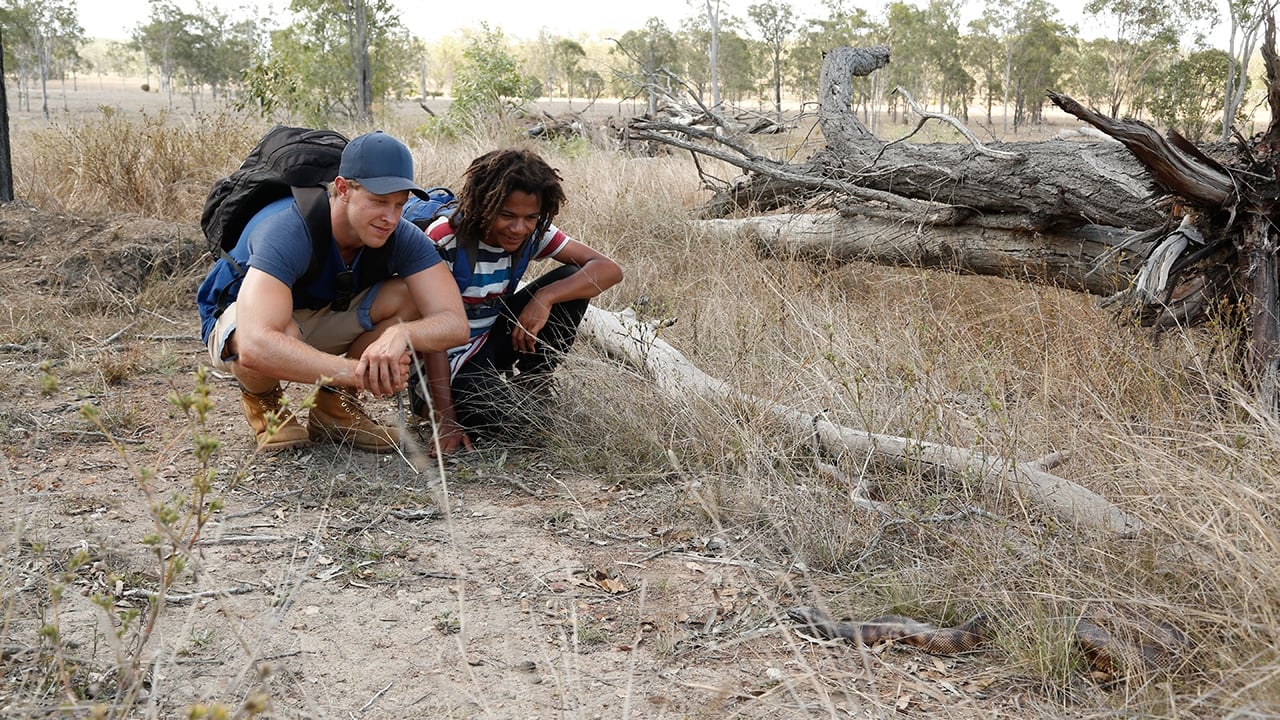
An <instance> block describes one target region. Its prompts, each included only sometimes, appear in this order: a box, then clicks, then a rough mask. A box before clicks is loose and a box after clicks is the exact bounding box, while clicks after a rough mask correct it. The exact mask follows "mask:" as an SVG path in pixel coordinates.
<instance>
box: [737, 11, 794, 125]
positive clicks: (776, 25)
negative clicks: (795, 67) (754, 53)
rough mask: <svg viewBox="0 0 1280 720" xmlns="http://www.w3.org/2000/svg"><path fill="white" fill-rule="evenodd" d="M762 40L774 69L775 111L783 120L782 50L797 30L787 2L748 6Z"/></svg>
mask: <svg viewBox="0 0 1280 720" xmlns="http://www.w3.org/2000/svg"><path fill="white" fill-rule="evenodd" d="M747 17H749V18H750V19H751V22H752V24H753V25H755V28H756V32H757V33H759V36H760V41H761V42H763V43H764V45H765V47H766V48H768V51H769V59H770V63H771V66H772V70H773V111H774V113H775V114H776V115H777V118H778V120H779V121H781V120H782V50H783V49H784V48H785V47H786V44H787V40H788V39H789V38H790V37H791V34H792V33H794V32H795V30H796V16H795V11H794V10H792V8H791V5H790V4H789V3H786V2H779V3H756V4H754V5H751V6H750V7H748V8H747Z"/></svg>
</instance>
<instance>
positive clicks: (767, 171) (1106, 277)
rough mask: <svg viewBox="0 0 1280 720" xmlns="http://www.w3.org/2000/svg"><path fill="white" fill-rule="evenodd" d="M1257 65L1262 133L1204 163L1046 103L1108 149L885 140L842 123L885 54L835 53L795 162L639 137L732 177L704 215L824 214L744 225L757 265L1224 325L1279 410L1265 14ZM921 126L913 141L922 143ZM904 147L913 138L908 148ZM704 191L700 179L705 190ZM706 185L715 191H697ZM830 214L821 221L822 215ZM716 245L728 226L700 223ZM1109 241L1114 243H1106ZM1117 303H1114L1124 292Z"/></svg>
mask: <svg viewBox="0 0 1280 720" xmlns="http://www.w3.org/2000/svg"><path fill="white" fill-rule="evenodd" d="M1263 58H1264V61H1265V65H1266V71H1267V82H1268V87H1269V93H1268V100H1269V101H1270V102H1271V103H1272V104H1273V105H1274V107H1272V108H1271V117H1272V121H1271V125H1270V127H1269V128H1268V130H1267V131H1266V132H1265V133H1262V134H1261V135H1259V136H1258V137H1256V138H1254V139H1253V140H1246V139H1244V138H1243V137H1238V141H1237V142H1236V143H1235V144H1234V145H1232V146H1226V147H1224V148H1218V147H1214V148H1212V149H1211V150H1212V151H1210V149H1206V148H1201V147H1198V146H1196V145H1194V144H1193V143H1191V142H1189V141H1187V140H1186V139H1185V138H1182V137H1181V136H1179V135H1178V134H1177V133H1176V132H1172V131H1170V132H1168V133H1166V134H1165V135H1164V136H1162V135H1161V134H1160V133H1158V132H1157V131H1155V130H1154V129H1153V128H1151V127H1150V126H1148V125H1146V124H1144V123H1142V122H1138V121H1135V120H1123V121H1118V120H1114V119H1112V118H1109V117H1105V116H1102V115H1101V114H1099V113H1096V112H1094V111H1091V110H1088V109H1086V108H1084V107H1082V106H1080V105H1079V104H1078V103H1076V102H1075V101H1074V100H1072V99H1071V98H1069V97H1066V96H1064V95H1060V94H1057V93H1049V95H1048V97H1049V99H1050V100H1051V101H1052V102H1054V103H1055V104H1056V105H1058V106H1059V107H1060V108H1062V109H1063V110H1064V111H1066V112H1068V113H1070V114H1072V115H1074V116H1075V117H1077V118H1078V119H1080V120H1081V121H1083V122H1085V123H1088V124H1089V125H1090V126H1092V128H1095V129H1096V130H1094V132H1101V133H1103V134H1105V135H1106V136H1107V137H1109V138H1110V139H1111V140H1112V141H1108V142H1102V143H1092V142H1088V143H1080V142H1072V141H1065V140H1053V141H1047V142H1018V143H992V144H988V145H984V144H983V143H982V142H980V141H979V140H978V139H977V138H976V137H975V136H974V135H973V133H971V132H969V131H968V130H967V129H966V128H963V127H962V126H961V125H960V124H959V123H958V122H956V121H954V119H950V118H946V116H942V115H940V114H938V113H929V112H926V111H924V110H922V109H920V108H919V107H917V106H916V105H915V103H914V100H912V99H911V97H910V96H909V95H908V94H907V93H906V92H905V91H902V90H901V89H899V90H898V91H897V92H900V93H901V94H902V96H903V98H904V99H905V101H906V102H907V104H908V105H909V106H911V107H912V109H913V111H914V112H915V113H916V114H917V115H919V116H920V117H921V124H923V123H924V122H925V121H927V120H928V121H946V122H951V124H953V125H956V126H957V128H960V129H961V134H962V135H963V137H964V138H965V140H966V141H965V142H963V143H950V144H941V143H911V142H907V141H906V140H909V139H910V135H909V136H908V137H907V138H903V139H902V140H896V141H893V142H885V141H883V140H880V139H878V138H876V137H875V136H874V135H873V134H872V133H870V132H868V131H867V130H866V128H865V127H863V125H862V124H861V123H860V122H859V120H858V117H857V114H856V113H855V112H854V111H853V99H854V95H855V92H854V91H855V86H854V84H853V78H855V77H859V76H864V75H867V74H869V73H871V72H874V71H875V70H877V69H879V68H881V67H883V66H884V65H885V64H886V63H887V62H888V60H889V51H888V48H884V47H875V48H869V49H857V48H836V49H835V50H833V51H831V52H829V53H828V54H827V55H826V56H825V57H824V60H823V67H822V73H821V77H820V87H819V89H818V90H819V97H820V98H822V108H821V116H820V125H821V129H822V133H823V136H824V138H825V140H826V146H825V147H824V148H823V149H821V150H820V151H818V152H817V153H815V154H814V155H813V156H812V157H810V158H808V159H807V160H805V161H803V162H799V163H785V162H780V161H777V160H773V159H770V158H767V157H763V156H761V155H760V154H758V153H754V152H752V151H751V150H750V148H747V147H744V146H743V145H741V144H739V143H738V141H737V140H735V139H734V138H731V137H730V138H722V137H718V136H716V135H715V134H714V133H705V132H689V131H684V132H681V131H679V130H677V129H675V128H672V127H670V126H668V125H664V124H662V123H653V122H648V121H640V122H637V123H634V126H633V128H634V130H633V136H634V137H637V138H642V139H649V140H655V141H659V142H666V143H668V144H671V145H674V146H676V147H680V148H684V149H687V150H689V151H690V152H694V153H700V154H705V155H709V156H712V157H716V158H719V159H721V160H724V161H726V162H729V163H732V164H734V165H736V166H738V167H739V168H741V169H743V170H744V171H745V175H744V176H743V177H741V178H739V179H737V180H734V181H733V182H731V183H728V184H722V186H721V187H720V190H719V191H718V192H717V195H716V197H715V199H714V200H713V202H712V203H711V204H710V205H709V207H708V209H707V210H708V214H709V215H711V216H713V217H717V218H723V217H725V216H727V215H729V214H741V213H742V212H743V211H748V212H753V213H759V212H767V211H773V210H777V209H780V208H791V209H793V210H797V211H803V212H804V214H812V213H813V211H814V210H815V209H818V208H822V207H823V206H826V208H830V207H831V206H834V207H835V209H836V211H837V212H835V213H832V212H830V211H829V210H828V211H827V212H825V214H821V215H819V216H818V217H809V218H803V219H801V218H787V219H782V220H773V219H769V220H765V219H759V218H751V219H742V220H737V221H736V223H737V224H736V225H735V226H732V228H731V229H732V231H733V232H737V233H742V234H745V235H747V236H748V237H750V238H751V239H752V241H753V242H754V243H756V245H757V247H758V248H760V249H761V250H763V251H767V252H769V253H772V254H775V255H789V256H797V257H807V258H820V259H823V260H831V259H837V260H840V259H862V260H869V261H872V262H885V263H892V264H904V263H907V264H912V265H916V266H925V267H946V268H949V269H954V270H960V271H964V272H972V273H984V274H995V275H1001V276H1005V277H1013V278H1019V279H1023V280H1030V281H1034V282H1048V283H1052V284H1055V285H1061V286H1065V287H1068V288H1073V289H1078V290H1085V291H1088V292H1093V293H1099V294H1106V295H1112V296H1113V297H1112V299H1113V300H1116V299H1118V300H1124V301H1125V302H1123V303H1120V304H1118V307H1122V308H1125V309H1127V310H1129V311H1130V312H1132V313H1133V314H1134V316H1135V317H1136V318H1137V319H1138V320H1139V321H1141V322H1142V323H1143V324H1146V325H1149V326H1154V327H1156V328H1162V327H1170V326H1185V325H1187V324H1196V323H1200V322H1203V321H1205V320H1207V319H1208V318H1209V317H1210V315H1211V313H1214V314H1216V316H1217V317H1219V318H1220V319H1222V320H1224V321H1228V322H1235V323H1236V326H1237V327H1238V328H1239V330H1240V332H1241V333H1242V334H1244V335H1246V336H1247V338H1246V342H1244V343H1242V346H1244V347H1247V348H1249V351H1248V355H1249V365H1250V367H1251V369H1252V371H1253V373H1252V377H1253V378H1255V379H1256V380H1258V381H1259V382H1258V387H1259V396H1260V398H1261V399H1262V400H1263V401H1264V402H1265V403H1266V404H1267V405H1269V406H1274V408H1275V409H1276V410H1277V411H1280V290H1278V289H1277V282H1280V280H1277V278H1280V241H1278V240H1277V238H1276V237H1275V234H1276V231H1275V230H1274V218H1275V217H1276V216H1277V215H1280V209H1278V208H1277V207H1276V204H1277V198H1280V182H1277V179H1278V178H1280V56H1278V55H1277V52H1276V49H1275V20H1274V17H1268V21H1267V36H1266V40H1265V41H1264V43H1263ZM916 129H917V130H918V129H919V126H917V128H916ZM913 134H914V133H913ZM704 179H706V178H704ZM707 180H708V182H711V180H710V179H707ZM824 209H825V208H824ZM710 228H713V229H714V230H716V231H723V230H725V229H726V226H725V225H724V224H716V225H712V226H710ZM1108 228H1109V229H1108ZM1117 291H1119V292H1117Z"/></svg>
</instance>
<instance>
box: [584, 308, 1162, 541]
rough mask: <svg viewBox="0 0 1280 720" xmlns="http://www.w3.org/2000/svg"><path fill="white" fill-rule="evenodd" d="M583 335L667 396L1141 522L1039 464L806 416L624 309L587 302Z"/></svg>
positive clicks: (1076, 516) (1054, 503)
mask: <svg viewBox="0 0 1280 720" xmlns="http://www.w3.org/2000/svg"><path fill="white" fill-rule="evenodd" d="M581 331H582V333H583V337H585V338H588V339H589V340H590V341H592V342H594V343H595V344H596V345H597V346H598V347H600V348H601V349H603V350H604V351H605V352H606V353H608V354H610V355H611V356H613V357H616V358H619V359H621V360H623V361H625V362H627V363H628V364H630V365H632V366H634V367H636V368H638V369H640V370H643V371H644V372H646V373H648V375H649V376H650V377H651V378H652V379H653V381H654V383H655V384H656V385H657V386H658V387H659V388H660V389H661V390H662V391H663V392H665V393H666V394H668V395H670V396H672V397H678V398H687V397H689V396H690V395H693V396H696V397H702V398H705V399H708V400H725V399H736V400H739V401H742V402H744V403H746V404H748V405H750V406H752V407H755V408H757V409H758V410H759V412H760V413H761V415H765V416H768V417H770V418H771V419H774V420H777V421H779V422H781V423H783V424H784V425H786V426H787V427H789V428H791V430H792V432H794V433H796V434H798V435H800V436H810V435H813V434H815V433H816V435H817V437H818V442H819V443H820V444H821V445H822V446H823V447H824V448H826V449H827V450H829V451H832V452H841V451H845V452H856V453H868V454H874V455H875V456H876V457H877V458H879V459H882V460H885V461H886V462H889V463H893V464H897V465H899V466H901V467H904V468H908V469H911V468H918V467H919V466H920V465H921V464H925V465H930V466H934V467H937V468H939V469H940V470H944V471H947V472H953V473H964V474H966V475H972V476H974V477H977V478H979V479H980V481H981V483H982V486H983V487H984V488H985V490H986V491H987V493H988V494H989V495H990V496H991V497H993V498H1001V497H1005V496H1006V495H1008V494H1011V495H1012V496H1013V497H1015V498H1017V499H1019V500H1022V501H1027V502H1031V503H1034V504H1035V505H1036V506H1038V507H1040V508H1042V509H1043V510H1044V511H1045V512H1047V513H1049V514H1051V515H1053V516H1054V517H1056V518H1058V519H1059V520H1061V521H1062V522H1065V523H1068V524H1071V525H1073V526H1076V527H1081V528H1094V529H1099V530H1104V531H1107V532H1110V533H1115V534H1129V533H1135V532H1138V531H1141V530H1142V529H1143V523H1142V521H1141V520H1139V519H1138V518H1136V517H1133V516H1131V515H1129V514H1127V513H1125V512H1124V511H1122V510H1120V509H1119V508H1118V507H1116V506H1115V505H1114V504H1113V503H1111V502H1109V501H1107V500H1106V499H1104V498H1102V497H1101V496H1099V495H1097V494H1096V493H1094V492H1092V491H1090V490H1088V489H1087V488H1084V487H1082V486H1080V485H1078V484H1076V483H1073V482H1071V481H1069V480H1066V479H1065V478H1061V477H1058V476H1057V475H1053V474H1051V473H1048V472H1045V471H1044V470H1041V469H1040V468H1039V467H1038V466H1036V465H1035V464H1034V463H1020V462H1015V461H1012V460H1008V459H1005V458H1001V457H998V456H995V455H989V454H986V453H982V452H977V451H974V450H967V449H965V448H959V447H954V446H950V445H942V444H939V443H931V442H925V441H923V440H916V439H912V438H903V437H894V436H892V435H883V434H879V433H872V432H868V431H865V430H857V429H854V428H849V427H845V426H842V425H837V424H835V423H832V422H830V421H827V420H823V419H817V420H815V419H814V415H813V414H812V413H809V412H802V411H800V410H797V409H795V408H791V407H788V406H786V405H781V404H779V403H775V402H773V401H771V400H767V399H765V398H760V397H753V396H750V395H746V394H743V393H740V392H738V391H736V390H734V389H733V388H732V387H731V386H730V385H729V384H728V383H726V382H724V381H722V380H718V379H716V378H713V377H711V376H710V375H707V374H706V373H704V372H702V371H701V370H699V369H698V368H697V367H696V366H694V365H693V363H691V362H689V360H688V359H687V358H686V357H685V356H684V355H683V354H682V353H680V352H679V351H678V350H676V349H675V348H674V347H673V346H671V345H670V344H669V343H667V342H666V341H664V340H662V339H660V338H659V337H658V336H657V333H656V331H655V330H654V328H653V327H651V326H649V325H646V324H644V323H641V322H638V321H637V320H636V319H635V317H634V315H633V314H630V313H625V312H624V313H610V312H606V311H604V310H600V309H598V308H595V307H591V308H588V310H587V315H586V317H585V318H584V320H583V323H582V326H581Z"/></svg>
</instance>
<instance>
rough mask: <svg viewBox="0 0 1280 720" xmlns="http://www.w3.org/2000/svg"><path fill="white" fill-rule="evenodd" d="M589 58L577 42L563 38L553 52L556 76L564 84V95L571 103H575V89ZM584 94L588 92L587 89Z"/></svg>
mask: <svg viewBox="0 0 1280 720" xmlns="http://www.w3.org/2000/svg"><path fill="white" fill-rule="evenodd" d="M586 57H587V51H586V50H584V49H583V47H582V45H581V44H580V43H579V42H577V41H576V40H570V39H568V38H561V39H560V40H558V41H557V42H556V44H555V47H553V48H552V50H551V61H552V64H553V65H554V67H555V69H556V74H557V75H559V77H560V79H561V80H563V82H564V93H565V96H566V97H567V98H568V100H569V103H570V104H572V103H573V91H574V87H575V86H576V85H578V84H579V82H580V81H581V78H582V67H581V63H582V61H583V60H584V59H585V58H586ZM583 92H584V93H585V92H587V91H586V90H585V89H584V90H583Z"/></svg>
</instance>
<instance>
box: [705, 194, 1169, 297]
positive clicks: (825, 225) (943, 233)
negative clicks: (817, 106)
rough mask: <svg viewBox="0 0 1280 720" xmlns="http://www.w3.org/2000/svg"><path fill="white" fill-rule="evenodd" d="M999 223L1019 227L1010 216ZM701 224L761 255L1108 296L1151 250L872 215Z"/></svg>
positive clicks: (1126, 237) (1122, 235) (1094, 238)
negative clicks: (925, 270)
mask: <svg viewBox="0 0 1280 720" xmlns="http://www.w3.org/2000/svg"><path fill="white" fill-rule="evenodd" d="M993 219H994V218H993ZM1000 219H1001V220H1003V221H1005V222H1006V223H1015V224H1016V220H1014V219H1013V218H1010V217H1008V216H1006V217H1003V218H1000ZM699 224H700V226H701V227H703V228H704V229H705V230H706V231H707V232H709V233H712V234H715V235H719V236H720V237H721V239H728V238H739V239H742V240H745V241H747V242H750V243H751V244H752V245H753V246H754V247H755V249H756V252H757V253H758V254H759V255H760V256H762V257H781V258H789V259H803V260H809V261H813V262H832V261H834V262H849V261H853V260H861V261H865V262H873V263H878V264H881V265H897V266H905V267H933V268H945V269H947V270H952V271H958V272H963V273H971V274H974V275H995V276H999V277H1006V278H1010V279H1013V280H1021V281H1028V280H1029V281H1034V282H1040V283H1045V284H1050V285H1055V286H1058V287H1064V288H1067V289H1070V290H1077V291H1082V292H1088V293H1092V294H1094V295H1103V296H1110V295H1112V294H1114V293H1117V292H1119V291H1120V290H1122V289H1123V288H1125V287H1127V286H1128V285H1129V282H1130V279H1131V278H1132V277H1133V275H1134V273H1135V272H1137V270H1138V267H1139V266H1140V265H1141V262H1142V257H1143V255H1144V254H1145V251H1146V249H1147V248H1148V246H1149V245H1150V243H1149V242H1140V241H1139V242H1135V241H1134V233H1132V232H1129V231H1126V230H1121V229H1119V228H1111V227H1106V226H1102V225H1089V226H1086V227H1083V228H1080V229H1078V230H1076V231H1075V232H1073V233H1065V232H1054V231H1044V232H1037V231H1035V230H1031V229H1029V228H1026V229H1022V230H1018V229H1017V228H1016V227H1009V226H1008V225H1004V226H1003V227H1002V226H1000V225H997V224H995V223H991V224H989V225H984V224H982V223H972V224H966V225H960V226H946V225H942V226H939V225H929V224H924V223H918V224H908V223H904V222H903V221H902V220H901V219H900V218H895V217H880V216H876V215H874V214H871V213H865V214H861V215H856V214H846V213H822V214H807V215H757V216H752V217H744V218H737V219H733V220H703V221H701V222H700V223H699Z"/></svg>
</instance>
